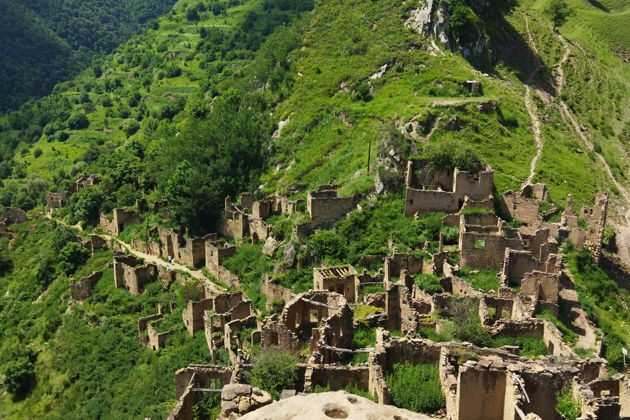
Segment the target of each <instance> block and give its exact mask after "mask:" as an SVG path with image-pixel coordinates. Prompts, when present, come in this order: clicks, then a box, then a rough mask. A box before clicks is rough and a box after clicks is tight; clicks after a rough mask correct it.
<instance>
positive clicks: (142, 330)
mask: <svg viewBox="0 0 630 420" xmlns="http://www.w3.org/2000/svg"><path fill="white" fill-rule="evenodd" d="M163 318H164V314H163V313H162V306H160V305H158V309H157V313H155V314H153V315H149V316H145V317H142V318H138V337H139V338H140V342H141V343H142V344H144V345H145V346H146V347H148V348H150V349H151V350H153V351H157V350H160V349H161V348H163V347H164V345H165V343H166V339H167V338H168V337H170V336H171V335H172V334H173V332H172V331H164V332H158V326H159V322H160V321H161V320H162V319H163Z"/></svg>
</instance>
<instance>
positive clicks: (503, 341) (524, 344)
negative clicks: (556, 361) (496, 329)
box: [488, 336, 549, 357]
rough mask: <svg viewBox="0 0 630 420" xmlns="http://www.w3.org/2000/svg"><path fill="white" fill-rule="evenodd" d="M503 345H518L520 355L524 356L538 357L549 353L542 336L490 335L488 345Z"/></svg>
mask: <svg viewBox="0 0 630 420" xmlns="http://www.w3.org/2000/svg"><path fill="white" fill-rule="evenodd" d="M503 346H518V348H520V349H521V351H520V354H521V356H524V357H538V356H546V355H548V354H549V352H548V351H547V346H545V342H544V340H543V339H542V338H532V337H507V336H496V337H492V339H491V340H490V343H489V346H488V347H493V348H499V347H503Z"/></svg>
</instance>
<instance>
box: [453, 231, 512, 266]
mask: <svg viewBox="0 0 630 420" xmlns="http://www.w3.org/2000/svg"><path fill="white" fill-rule="evenodd" d="M507 248H510V249H516V250H519V249H521V248H522V245H521V241H520V239H519V238H518V237H514V238H510V237H508V236H507V235H504V234H489V233H475V232H465V231H462V232H460V236H459V249H460V257H461V259H460V265H461V266H462V267H472V268H478V269H487V270H496V271H498V270H500V269H501V267H503V262H504V259H505V250H506V249H507Z"/></svg>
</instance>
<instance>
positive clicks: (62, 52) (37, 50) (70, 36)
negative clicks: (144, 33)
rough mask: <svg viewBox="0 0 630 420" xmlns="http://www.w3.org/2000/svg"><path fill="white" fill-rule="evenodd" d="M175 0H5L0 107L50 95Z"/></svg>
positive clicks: (0, 7) (0, 24)
mask: <svg viewBox="0 0 630 420" xmlns="http://www.w3.org/2000/svg"><path fill="white" fill-rule="evenodd" d="M173 3H174V0H158V1H147V0H108V1H105V2H104V1H85V0H83V1H75V0H64V1H62V2H54V1H50V0H27V1H22V2H19V3H17V2H14V1H11V0H2V1H0V45H1V46H0V92H2V98H1V99H0V111H4V110H7V109H11V108H15V107H17V106H19V105H20V104H22V103H23V102H25V101H26V100H28V99H30V98H33V97H39V96H42V95H45V94H48V93H49V92H50V90H51V89H52V87H53V86H54V85H55V84H56V83H57V82H60V81H63V80H67V79H68V78H70V77H71V76H73V75H74V74H76V73H77V71H79V70H80V69H82V68H84V67H85V66H86V65H87V64H88V63H89V61H90V60H91V59H92V58H94V57H98V56H99V55H102V54H105V53H109V52H110V51H111V50H112V49H113V48H115V47H116V46H117V45H119V44H120V43H121V42H123V41H125V40H126V39H129V38H130V37H131V36H132V35H134V34H135V33H137V31H138V29H139V27H140V24H143V23H145V22H146V21H147V20H148V19H151V18H154V17H156V16H159V15H161V14H163V13H165V12H166V11H167V10H168V9H169V8H170V6H171V5H172V4H173Z"/></svg>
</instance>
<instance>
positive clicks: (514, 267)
mask: <svg viewBox="0 0 630 420" xmlns="http://www.w3.org/2000/svg"><path fill="white" fill-rule="evenodd" d="M504 255H505V256H504V259H503V271H502V275H501V277H502V278H503V279H504V280H505V281H506V282H507V284H509V285H512V286H518V285H520V284H521V282H522V280H523V278H524V277H525V274H526V273H531V272H533V271H541V272H544V273H554V272H555V271H556V262H557V257H556V255H555V254H552V255H549V257H548V258H547V259H546V260H542V261H541V260H538V259H536V258H534V257H533V256H532V253H531V252H530V251H523V250H518V249H506V250H505V254H504Z"/></svg>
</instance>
